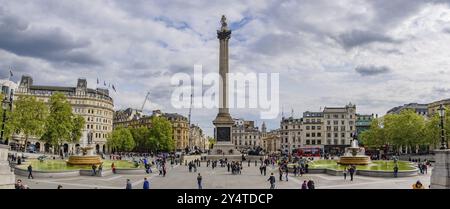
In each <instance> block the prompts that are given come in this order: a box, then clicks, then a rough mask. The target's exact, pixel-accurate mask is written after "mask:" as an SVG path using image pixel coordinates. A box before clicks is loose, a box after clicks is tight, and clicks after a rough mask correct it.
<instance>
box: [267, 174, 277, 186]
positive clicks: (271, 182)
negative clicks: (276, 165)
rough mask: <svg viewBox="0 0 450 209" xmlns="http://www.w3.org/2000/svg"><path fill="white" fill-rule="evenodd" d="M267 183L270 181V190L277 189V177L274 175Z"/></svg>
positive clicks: (271, 175)
mask: <svg viewBox="0 0 450 209" xmlns="http://www.w3.org/2000/svg"><path fill="white" fill-rule="evenodd" d="M267 181H269V183H270V189H275V176H274V175H273V173H271V174H270V177H269V179H267Z"/></svg>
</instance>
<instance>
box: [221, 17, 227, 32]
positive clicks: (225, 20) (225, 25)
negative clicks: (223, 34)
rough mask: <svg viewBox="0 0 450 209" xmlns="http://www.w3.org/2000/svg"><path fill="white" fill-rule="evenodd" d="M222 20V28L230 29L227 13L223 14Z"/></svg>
mask: <svg viewBox="0 0 450 209" xmlns="http://www.w3.org/2000/svg"><path fill="white" fill-rule="evenodd" d="M220 22H221V23H222V28H221V29H222V30H228V23H227V18H226V17H225V15H222V19H221V20H220Z"/></svg>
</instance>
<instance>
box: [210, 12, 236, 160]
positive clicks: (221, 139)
mask: <svg viewBox="0 0 450 209" xmlns="http://www.w3.org/2000/svg"><path fill="white" fill-rule="evenodd" d="M221 23H222V27H221V28H220V30H217V38H218V39H219V43H220V48H219V74H220V77H221V80H220V83H219V94H220V96H219V113H218V114H217V116H216V119H214V121H213V124H214V126H215V130H214V135H215V138H216V141H217V142H216V144H215V145H214V147H213V150H212V152H211V153H210V156H211V157H213V156H216V157H222V156H224V157H227V158H235V157H240V153H239V152H238V151H237V150H236V149H235V146H234V144H233V143H232V142H231V129H232V127H233V124H234V121H233V119H232V118H231V116H230V113H229V110H228V91H227V89H228V82H227V79H228V76H227V74H228V40H229V39H230V37H231V30H230V29H229V28H228V24H227V19H226V17H225V15H223V16H222V19H221Z"/></svg>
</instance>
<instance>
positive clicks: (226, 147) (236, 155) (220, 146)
mask: <svg viewBox="0 0 450 209" xmlns="http://www.w3.org/2000/svg"><path fill="white" fill-rule="evenodd" d="M206 158H207V159H210V160H218V159H225V158H227V160H229V161H233V160H234V161H240V160H241V159H242V154H241V152H239V151H238V150H237V149H236V147H235V145H234V144H232V143H226V142H222V143H220V142H218V143H217V144H214V147H213V149H212V150H211V152H210V154H209V155H207V156H206Z"/></svg>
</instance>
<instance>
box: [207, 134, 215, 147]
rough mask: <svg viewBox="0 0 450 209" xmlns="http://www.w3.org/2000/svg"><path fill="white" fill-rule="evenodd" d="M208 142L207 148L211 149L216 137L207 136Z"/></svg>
mask: <svg viewBox="0 0 450 209" xmlns="http://www.w3.org/2000/svg"><path fill="white" fill-rule="evenodd" d="M208 142H209V148H210V149H211V148H213V147H214V144H216V142H217V141H216V139H214V137H210V136H208Z"/></svg>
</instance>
